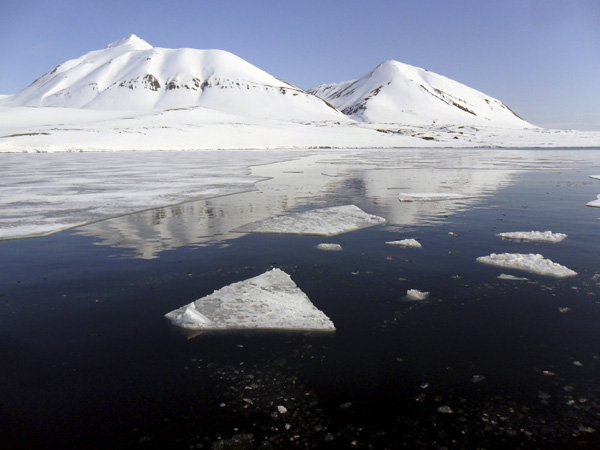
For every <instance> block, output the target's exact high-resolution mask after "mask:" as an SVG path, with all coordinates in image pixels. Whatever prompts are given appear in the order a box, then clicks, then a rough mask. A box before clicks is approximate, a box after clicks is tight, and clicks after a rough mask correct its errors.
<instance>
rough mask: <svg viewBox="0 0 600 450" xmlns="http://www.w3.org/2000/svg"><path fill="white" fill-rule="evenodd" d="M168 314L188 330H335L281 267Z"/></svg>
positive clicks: (173, 320) (174, 322) (171, 319)
mask: <svg viewBox="0 0 600 450" xmlns="http://www.w3.org/2000/svg"><path fill="white" fill-rule="evenodd" d="M165 317H166V318H167V319H169V320H170V321H171V322H172V323H173V324H174V325H176V326H178V327H181V328H185V329H188V330H297V331H335V327H334V325H333V322H332V321H331V320H330V319H329V318H328V317H327V316H326V315H325V314H324V313H323V312H322V311H320V310H319V309H317V308H316V307H315V306H314V305H313V304H312V303H311V301H310V300H309V298H308V297H307V296H306V294H305V293H304V292H302V291H301V290H300V289H299V288H298V286H296V284H295V283H294V282H293V281H292V279H291V277H290V276H289V275H288V274H287V273H285V272H284V271H282V270H280V269H272V270H270V271H268V272H265V273H264V274H262V275H259V276H257V277H254V278H250V279H248V280H245V281H240V282H237V283H233V284H230V285H229V286H225V287H224V288H221V289H219V290H217V291H215V292H213V293H212V294H210V295H208V296H206V297H202V298H200V299H198V300H196V301H194V302H192V303H190V304H188V305H185V306H182V307H181V308H179V309H176V310H174V311H171V312H169V313H167V314H166V315H165Z"/></svg>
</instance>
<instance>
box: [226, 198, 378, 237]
mask: <svg viewBox="0 0 600 450" xmlns="http://www.w3.org/2000/svg"><path fill="white" fill-rule="evenodd" d="M382 223H385V219H384V218H383V217H379V216H375V215H372V214H367V213H366V212H364V211H363V210H362V209H360V208H359V207H358V206H355V205H344V206H332V207H329V208H320V209H312V210H310V211H304V212H299V213H292V214H285V215H282V216H276V217H270V218H268V219H265V220H260V221H258V222H252V223H249V224H246V225H244V226H242V227H240V228H238V229H237V230H236V231H238V232H242V233H277V234H305V235H315V236H334V235H336V234H341V233H347V232H349V231H355V230H359V229H361V228H367V227H372V226H374V225H380V224H382Z"/></svg>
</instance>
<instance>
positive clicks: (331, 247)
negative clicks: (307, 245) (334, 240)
mask: <svg viewBox="0 0 600 450" xmlns="http://www.w3.org/2000/svg"><path fill="white" fill-rule="evenodd" d="M317 249H319V250H324V251H326V252H339V251H340V250H342V246H341V245H340V244H326V243H324V244H319V245H317Z"/></svg>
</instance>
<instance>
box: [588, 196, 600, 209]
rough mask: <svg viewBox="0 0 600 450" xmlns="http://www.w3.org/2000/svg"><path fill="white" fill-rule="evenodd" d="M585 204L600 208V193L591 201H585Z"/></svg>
mask: <svg viewBox="0 0 600 450" xmlns="http://www.w3.org/2000/svg"><path fill="white" fill-rule="evenodd" d="M587 206H594V207H596V208H600V194H598V199H597V200H593V201H591V202H589V203H587Z"/></svg>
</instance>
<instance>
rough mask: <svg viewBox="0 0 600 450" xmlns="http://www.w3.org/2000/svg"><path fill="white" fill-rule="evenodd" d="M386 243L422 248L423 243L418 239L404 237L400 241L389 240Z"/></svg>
mask: <svg viewBox="0 0 600 450" xmlns="http://www.w3.org/2000/svg"><path fill="white" fill-rule="evenodd" d="M386 244H389V245H398V246H400V247H410V248H421V247H422V245H421V243H420V242H419V241H417V240H416V239H402V240H399V241H388V242H386Z"/></svg>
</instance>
